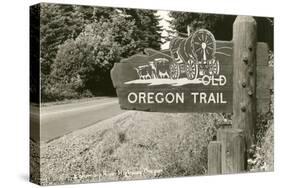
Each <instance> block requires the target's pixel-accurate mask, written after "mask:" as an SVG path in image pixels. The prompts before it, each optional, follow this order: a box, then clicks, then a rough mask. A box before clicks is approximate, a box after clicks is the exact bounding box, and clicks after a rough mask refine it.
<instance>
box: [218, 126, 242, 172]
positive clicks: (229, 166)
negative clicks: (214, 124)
mask: <svg viewBox="0 0 281 188" xmlns="http://www.w3.org/2000/svg"><path fill="white" fill-rule="evenodd" d="M217 139H218V141H220V142H221V143H222V155H221V160H222V174H230V173H239V172H244V171H245V170H246V143H245V136H244V133H243V131H242V130H241V129H220V130H218V133H217Z"/></svg>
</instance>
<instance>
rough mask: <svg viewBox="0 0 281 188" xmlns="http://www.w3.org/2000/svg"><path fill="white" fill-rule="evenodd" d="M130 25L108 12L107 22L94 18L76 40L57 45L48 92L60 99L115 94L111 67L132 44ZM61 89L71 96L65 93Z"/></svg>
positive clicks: (133, 44)
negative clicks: (108, 18)
mask: <svg viewBox="0 0 281 188" xmlns="http://www.w3.org/2000/svg"><path fill="white" fill-rule="evenodd" d="M133 25H134V22H129V21H127V20H126V19H125V18H124V17H121V16H118V15H111V19H110V21H109V20H107V21H105V20H100V21H95V22H93V23H91V24H89V25H87V26H86V28H85V30H84V31H83V32H81V33H80V34H79V36H78V37H77V38H76V39H69V40H67V41H66V42H65V43H64V44H62V45H60V46H59V50H58V53H57V56H56V59H55V62H54V64H53V65H52V70H53V71H52V72H51V78H52V83H51V84H50V85H49V88H48V89H47V92H48V93H47V94H48V95H49V96H53V98H58V99H60V98H65V97H69V98H73V97H81V96H83V95H84V94H85V93H86V94H89V93H92V94H95V95H100V94H107V95H108V94H112V93H114V89H113V86H112V83H111V80H110V74H109V73H110V69H111V68H112V66H113V64H114V63H115V62H118V61H120V58H121V54H123V53H124V52H125V51H128V49H130V48H132V47H134V46H135V41H134V40H133V39H132V37H131V35H132V33H133V29H132V28H133ZM63 91H67V93H72V95H70V96H66V95H67V94H66V93H64V92H63ZM60 94H62V95H63V96H60Z"/></svg>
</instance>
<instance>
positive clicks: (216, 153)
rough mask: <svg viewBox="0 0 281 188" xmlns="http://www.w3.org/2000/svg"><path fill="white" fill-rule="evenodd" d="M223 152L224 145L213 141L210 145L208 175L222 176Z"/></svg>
mask: <svg viewBox="0 0 281 188" xmlns="http://www.w3.org/2000/svg"><path fill="white" fill-rule="evenodd" d="M221 151H222V144H221V142H218V141H212V142H210V143H209V145H208V174H209V175H215V174H221V173H222V169H221V163H222V161H221V154H222V153H221Z"/></svg>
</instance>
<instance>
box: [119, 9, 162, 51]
mask: <svg viewBox="0 0 281 188" xmlns="http://www.w3.org/2000/svg"><path fill="white" fill-rule="evenodd" d="M122 12H123V13H124V14H127V15H128V20H132V21H134V22H135V30H134V33H133V39H134V40H135V41H137V46H136V49H134V51H133V52H132V53H130V55H132V54H133V53H136V52H143V50H144V49H145V48H153V49H156V50H159V49H160V46H161V31H162V28H161V27H160V26H159V16H157V15H156V12H157V11H154V10H141V9H122Z"/></svg>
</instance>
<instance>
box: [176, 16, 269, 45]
mask: <svg viewBox="0 0 281 188" xmlns="http://www.w3.org/2000/svg"><path fill="white" fill-rule="evenodd" d="M170 16H171V17H172V18H173V19H172V20H171V25H172V27H173V29H175V30H176V31H178V32H180V33H186V32H187V26H190V27H191V30H192V31H195V30H197V29H199V28H205V29H208V30H210V31H211V32H212V33H213V34H214V36H215V38H216V39H218V40H232V26H233V23H234V21H235V18H236V16H234V15H221V14H203V13H188V12H170ZM254 18H255V20H256V22H257V28H258V41H259V42H267V43H268V44H269V46H270V48H271V49H273V18H267V17H254Z"/></svg>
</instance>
